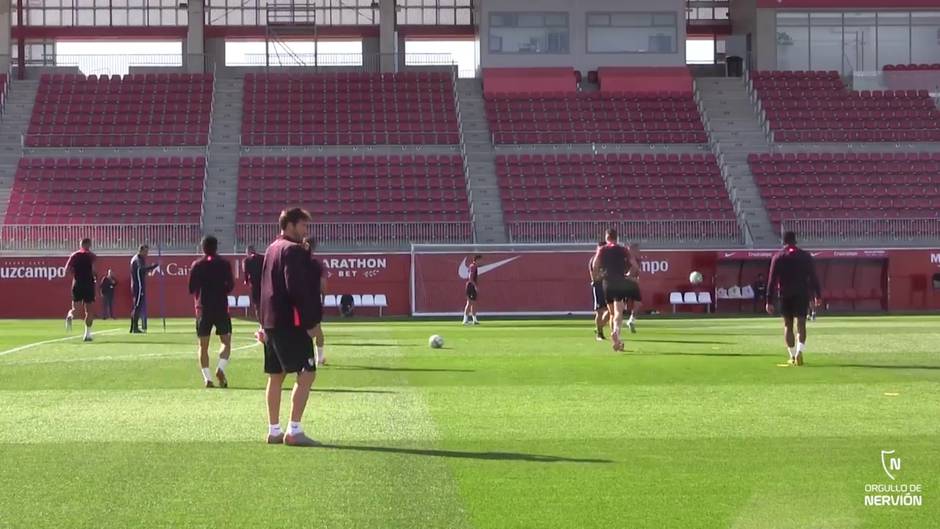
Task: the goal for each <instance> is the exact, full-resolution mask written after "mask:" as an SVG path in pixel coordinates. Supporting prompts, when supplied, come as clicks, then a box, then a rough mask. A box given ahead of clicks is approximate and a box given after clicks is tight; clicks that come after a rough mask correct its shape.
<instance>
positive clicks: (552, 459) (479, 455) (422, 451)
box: [322, 444, 613, 464]
mask: <svg viewBox="0 0 940 529" xmlns="http://www.w3.org/2000/svg"><path fill="white" fill-rule="evenodd" d="M322 448H332V449H334V450H354V451H358V452H380V453H387V454H404V455H415V456H427V457H447V458H455V459H478V460H487V461H529V462H532V463H590V464H607V463H613V461H611V460H610V459H588V458H575V457H562V456H547V455H540V454H524V453H517V452H463V451H459V450H434V449H426V448H397V447H391V446H357V445H331V444H325V445H323V446H322Z"/></svg>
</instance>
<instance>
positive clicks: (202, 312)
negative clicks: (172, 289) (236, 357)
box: [189, 235, 235, 388]
mask: <svg viewBox="0 0 940 529" xmlns="http://www.w3.org/2000/svg"><path fill="white" fill-rule="evenodd" d="M218 252H219V240H218V239H216V238H215V237H213V236H212V235H207V236H206V237H203V239H202V253H203V257H202V258H201V259H198V260H196V261H195V262H193V265H192V267H191V268H190V269H189V293H190V294H191V295H192V296H194V297H195V300H196V336H197V337H198V338H199V367H200V368H201V369H202V379H203V381H204V382H205V385H206V387H207V388H212V387H215V385H214V384H213V383H212V377H211V376H210V374H209V337H210V335H211V334H212V328H213V327H215V333H216V334H217V335H218V336H219V340H220V341H221V342H222V348H221V350H219V365H218V367H217V368H216V370H215V377H216V378H217V379H218V380H219V387H220V388H227V387H228V378H227V377H226V376H225V368H226V367H227V366H228V359H229V356H231V354H232V318H231V317H230V316H229V314H228V295H229V294H230V293H231V292H232V290H234V289H235V278H234V277H233V276H232V266H231V265H230V264H229V262H228V261H226V260H225V259H223V258H222V257H220V256H219V255H218Z"/></svg>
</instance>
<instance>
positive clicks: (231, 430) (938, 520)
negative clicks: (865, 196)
mask: <svg viewBox="0 0 940 529" xmlns="http://www.w3.org/2000/svg"><path fill="white" fill-rule="evenodd" d="M80 328H81V324H80V323H78V322H76V330H75V331H73V335H72V336H73V337H78V336H79V335H80V334H81V332H80ZM125 328H126V324H125V322H123V321H121V322H118V323H112V322H100V323H99V324H97V325H96V331H97V332H98V335H97V339H96V341H95V342H94V343H92V344H84V343H81V342H80V341H79V340H77V339H74V338H73V339H64V340H63V339H62V338H64V337H66V336H68V335H66V334H65V332H64V330H63V324H62V322H61V321H9V320H7V321H2V322H0V529H12V528H30V529H39V528H46V527H49V528H56V529H73V528H89V529H91V528H94V529H105V528H115V529H126V528H130V527H155V528H174V529H179V528H221V527H225V528H252V529H254V528H267V527H279V528H283V527H321V528H350V529H353V528H354V529H370V528H375V529H396V528H401V529H432V528H460V529H473V528H475V529H491V528H492V529H512V528H520V529H521V528H526V529H529V528H532V529H554V528H558V529H561V528H564V529H569V528H571V529H574V528H633V529H636V528H650V529H665V528H676V529H680V528H681V529H698V528H705V529H711V528H715V529H717V528H731V529H763V528H766V529H771V528H773V529H860V528H870V529H896V528H897V529H900V528H911V529H929V528H936V527H940V318H938V317H927V316H924V317H877V318H863V317H858V318H822V319H820V320H819V321H818V322H815V323H811V324H810V342H809V349H808V352H807V354H806V360H807V365H806V366H805V367H802V368H782V367H778V365H777V364H780V363H781V362H783V361H785V359H786V351H785V349H784V348H783V346H782V337H781V335H782V332H781V328H780V324H779V322H778V320H776V319H770V318H759V319H714V320H706V319H697V320H691V319H689V320H652V319H651V320H642V319H641V320H640V326H639V334H637V335H635V336H631V335H627V352H626V353H625V354H620V353H613V352H612V351H611V350H610V346H609V342H605V343H603V344H598V343H596V342H594V340H593V335H592V332H591V324H590V323H589V322H587V321H583V320H578V321H575V320H561V321H559V320H555V321H538V320H529V321H502V322H497V321H484V322H483V325H481V326H480V327H476V328H464V327H462V326H460V325H459V324H458V323H456V322H453V321H447V322H422V321H417V322H412V321H402V322H354V323H328V324H327V325H326V326H325V328H326V335H327V341H328V359H329V361H330V365H329V366H327V367H326V368H324V369H322V370H321V371H320V373H319V376H318V380H317V382H316V385H315V393H314V394H313V396H312V399H311V401H310V406H309V408H308V410H307V416H306V420H305V429H306V431H307V432H308V433H309V434H310V435H312V436H314V437H315V438H317V439H319V440H321V441H323V442H324V443H326V445H327V446H326V447H324V448H314V449H298V448H290V447H284V446H267V445H265V444H264V443H263V442H262V441H263V438H264V436H265V434H266V420H265V412H264V394H263V391H262V388H263V386H264V380H265V379H264V376H263V374H262V372H261V351H260V349H259V348H258V347H257V346H256V345H253V344H252V338H251V333H252V331H253V326H252V325H251V324H248V323H245V322H241V323H238V324H237V325H236V330H235V332H236V334H235V337H234V340H233V341H234V346H235V347H236V348H237V350H236V351H235V353H234V354H233V361H232V364H231V366H230V368H229V378H230V382H231V384H232V387H231V388H230V389H228V390H218V389H216V390H205V389H202V388H201V378H200V374H199V371H198V368H197V365H196V360H195V354H194V339H193V324H192V321H191V320H173V321H171V322H170V323H169V328H168V331H167V332H166V333H164V332H162V330H161V329H160V325H159V322H158V321H153V320H152V321H151V332H150V334H148V335H141V336H131V335H128V334H127V333H126V332H125ZM431 334H441V335H442V336H443V337H444V338H445V340H446V345H445V348H444V349H443V350H432V349H430V348H429V347H428V345H427V340H428V336H430V335H431ZM52 340H56V341H52ZM37 342H47V343H43V344H40V345H32V346H29V345H30V344H36V343H37ZM24 346H26V347H24ZM215 347H216V345H215V340H213V350H214V349H215ZM214 365H215V364H214V361H213V369H214ZM288 402H289V400H288V399H285V402H284V406H285V413H284V415H285V417H282V421H284V420H286V409H287V405H288ZM285 424H286V423H285ZM882 450H895V454H894V456H895V457H898V458H900V460H901V466H900V469H895V471H894V474H895V475H896V481H891V480H890V479H889V478H888V477H887V476H886V473H885V470H884V469H883V468H882V460H881V457H882V456H881V451H882ZM889 466H890V465H889ZM870 483H892V484H902V483H903V484H919V485H921V486H922V487H923V489H922V490H923V492H922V495H923V505H921V506H919V507H872V506H865V505H864V497H865V495H866V491H865V487H866V484H870Z"/></svg>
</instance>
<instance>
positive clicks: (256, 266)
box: [242, 246, 264, 321]
mask: <svg viewBox="0 0 940 529" xmlns="http://www.w3.org/2000/svg"><path fill="white" fill-rule="evenodd" d="M262 266H264V256H263V255H260V254H259V253H258V252H256V251H255V247H254V246H249V247H248V248H247V249H246V251H245V261H244V262H243V263H242V275H243V276H244V278H245V285H247V286H248V287H249V288H250V289H251V293H250V295H249V296H248V299H249V300H251V312H252V314H254V315H255V320H256V321H257V320H258V303H259V302H260V300H261V268H262Z"/></svg>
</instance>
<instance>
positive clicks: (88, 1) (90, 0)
mask: <svg viewBox="0 0 940 529" xmlns="http://www.w3.org/2000/svg"><path fill="white" fill-rule="evenodd" d="M75 5H77V6H78V7H95V0H76V1H75Z"/></svg>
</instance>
